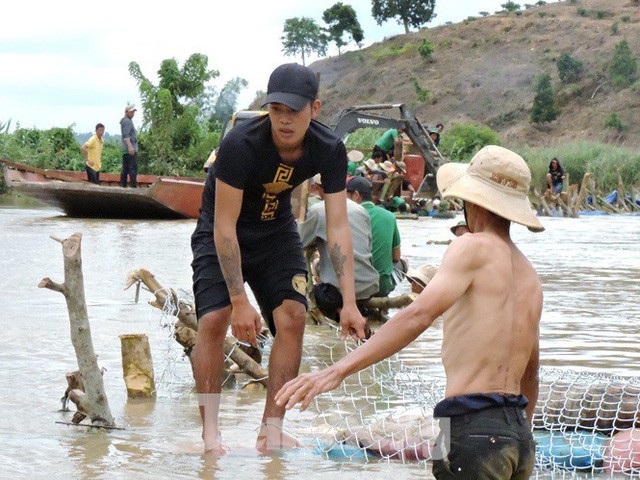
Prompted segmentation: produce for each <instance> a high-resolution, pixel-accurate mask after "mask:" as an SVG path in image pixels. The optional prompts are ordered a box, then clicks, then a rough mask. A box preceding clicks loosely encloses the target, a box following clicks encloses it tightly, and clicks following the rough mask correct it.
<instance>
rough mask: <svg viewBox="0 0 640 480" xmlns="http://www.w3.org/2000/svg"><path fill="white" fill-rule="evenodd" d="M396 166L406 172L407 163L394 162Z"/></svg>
mask: <svg viewBox="0 0 640 480" xmlns="http://www.w3.org/2000/svg"><path fill="white" fill-rule="evenodd" d="M396 167H398V168H399V169H400V171H401V172H402V173H407V164H406V163H404V162H396Z"/></svg>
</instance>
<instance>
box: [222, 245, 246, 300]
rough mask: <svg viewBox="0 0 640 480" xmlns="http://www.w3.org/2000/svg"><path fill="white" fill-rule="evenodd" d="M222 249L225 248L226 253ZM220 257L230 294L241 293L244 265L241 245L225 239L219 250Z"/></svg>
mask: <svg viewBox="0 0 640 480" xmlns="http://www.w3.org/2000/svg"><path fill="white" fill-rule="evenodd" d="M220 250H224V253H223V252H222V251H220ZM218 259H219V260H220V267H221V268H222V273H223V275H224V279H225V281H226V283H227V290H229V295H231V296H232V297H233V296H234V295H239V294H241V293H242V289H243V283H244V281H243V279H242V266H241V259H240V247H239V246H238V243H237V242H234V241H232V240H228V239H225V240H224V246H223V248H222V249H219V250H218Z"/></svg>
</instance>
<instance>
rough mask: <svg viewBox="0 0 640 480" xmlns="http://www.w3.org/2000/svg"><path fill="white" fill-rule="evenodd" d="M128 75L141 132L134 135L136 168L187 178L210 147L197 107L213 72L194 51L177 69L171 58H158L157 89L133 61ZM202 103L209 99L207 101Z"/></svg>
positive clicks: (207, 63) (207, 61) (203, 57)
mask: <svg viewBox="0 0 640 480" xmlns="http://www.w3.org/2000/svg"><path fill="white" fill-rule="evenodd" d="M129 73H130V74H131V76H132V77H133V78H134V79H135V80H136V81H137V83H138V90H139V94H140V98H141V99H142V111H143V114H144V123H143V129H142V131H141V133H140V137H139V140H140V153H141V160H142V162H141V163H142V165H141V166H142V167H147V168H148V169H149V170H152V171H154V172H155V173H161V174H188V173H193V172H195V171H199V170H200V167H201V165H200V162H201V161H202V158H201V156H202V152H201V151H200V150H199V148H200V147H201V146H202V145H203V143H204V144H205V145H204V146H202V150H204V151H206V150H209V149H210V148H212V146H211V145H210V144H207V143H206V142H207V141H208V140H210V137H209V135H208V134H207V128H206V124H205V123H204V122H202V121H201V118H200V107H201V105H202V104H203V103H204V101H203V97H205V96H207V86H206V84H207V82H209V81H210V80H212V79H214V78H216V77H217V76H218V75H219V72H218V71H216V70H210V69H209V59H208V57H207V56H206V55H202V54H199V53H194V54H193V55H191V56H190V57H189V58H188V59H187V60H186V61H185V62H184V64H183V65H182V68H181V67H180V66H179V65H178V62H177V60H176V59H175V58H171V59H166V60H163V61H162V63H161V64H160V69H159V70H158V78H159V82H158V85H154V84H153V83H152V82H151V80H149V78H147V77H146V76H145V75H144V74H143V73H142V71H141V69H140V65H138V63H137V62H131V63H130V64H129ZM207 101H210V99H209V100H207Z"/></svg>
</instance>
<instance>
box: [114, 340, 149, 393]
mask: <svg viewBox="0 0 640 480" xmlns="http://www.w3.org/2000/svg"><path fill="white" fill-rule="evenodd" d="M120 345H121V350H122V375H123V377H124V383H125V385H126V386H127V397H129V398H155V396H156V383H155V380H154V375H153V361H152V359H151V348H150V347H149V337H147V336H146V335H145V334H143V333H133V334H125V335H120Z"/></svg>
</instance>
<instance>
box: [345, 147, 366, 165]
mask: <svg viewBox="0 0 640 480" xmlns="http://www.w3.org/2000/svg"><path fill="white" fill-rule="evenodd" d="M347 158H349V161H350V162H353V163H358V162H361V161H362V159H363V158H364V153H362V152H361V151H360V150H351V151H350V152H349V153H347Z"/></svg>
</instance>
